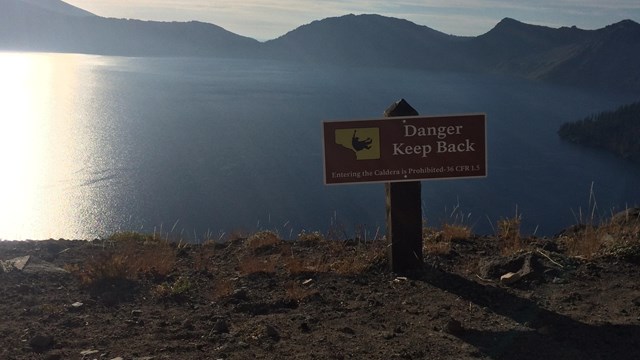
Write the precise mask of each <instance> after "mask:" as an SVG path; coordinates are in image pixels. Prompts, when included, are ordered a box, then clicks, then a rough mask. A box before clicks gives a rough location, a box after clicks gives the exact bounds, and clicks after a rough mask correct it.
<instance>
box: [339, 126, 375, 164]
mask: <svg viewBox="0 0 640 360" xmlns="http://www.w3.org/2000/svg"><path fill="white" fill-rule="evenodd" d="M336 144H338V145H342V146H344V147H345V148H347V149H349V150H353V152H355V154H356V159H358V160H376V159H380V129H379V128H361V129H339V130H336Z"/></svg>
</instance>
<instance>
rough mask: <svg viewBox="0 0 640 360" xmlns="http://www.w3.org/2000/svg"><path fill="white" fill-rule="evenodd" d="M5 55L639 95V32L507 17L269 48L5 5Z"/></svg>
mask: <svg viewBox="0 0 640 360" xmlns="http://www.w3.org/2000/svg"><path fill="white" fill-rule="evenodd" d="M0 49H4V50H14V51H52V52H77V53H91V54H105V55H125V56H218V57H252V58H258V57H260V58H268V59H280V60H287V61H300V62H305V63H315V64H335V65H342V66H386V67H403V68H417V69H428V70H438V71H455V72H488V73H502V74H509V75H514V76H520V77H526V78H530V79H535V80H541V81H547V82H552V83H557V84H564V85H569V86H584V87H599V88H606V89H611V90H622V91H638V90H640V66H638V65H637V64H640V24H638V23H636V22H634V21H632V20H623V21H620V22H618V23H615V24H612V25H609V26H607V27H605V28H602V29H598V30H582V29H578V28H576V27H571V28H569V27H562V28H557V29H556V28H550V27H545V26H538V25H529V24H525V23H522V22H519V21H517V20H514V19H509V18H505V19H503V20H502V21H500V22H499V23H498V24H497V25H496V26H495V27H494V28H493V29H491V30H490V31H489V32H487V33H485V34H482V35H480V36H476V37H460V36H453V35H447V34H444V33H442V32H439V31H436V30H434V29H431V28H429V27H427V26H422V25H417V24H415V23H413V22H410V21H407V20H403V19H397V18H390V17H384V16H380V15H345V16H341V17H332V18H327V19H323V20H317V21H314V22H312V23H310V24H307V25H303V26H300V27H298V28H297V29H294V30H292V31H290V32H288V33H287V34H285V35H283V36H281V37H279V38H277V39H273V40H269V41H266V42H259V41H257V40H255V39H251V38H247V37H244V36H240V35H237V34H234V33H232V32H229V31H227V30H225V29H223V28H221V27H219V26H216V25H213V24H206V23H201V22H195V21H193V22H157V21H140V20H126V19H113V18H104V17H100V16H96V15H94V14H91V13H89V12H86V11H84V10H82V9H79V8H77V7H74V6H71V5H69V4H66V3H64V2H62V1H59V0H0Z"/></svg>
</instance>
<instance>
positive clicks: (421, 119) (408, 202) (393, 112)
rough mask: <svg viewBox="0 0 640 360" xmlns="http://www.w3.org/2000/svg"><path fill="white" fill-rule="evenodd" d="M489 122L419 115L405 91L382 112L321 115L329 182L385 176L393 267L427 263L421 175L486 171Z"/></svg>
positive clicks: (470, 175) (473, 116)
mask: <svg viewBox="0 0 640 360" xmlns="http://www.w3.org/2000/svg"><path fill="white" fill-rule="evenodd" d="M485 122H486V119H485V115H484V114H470V115H449V116H431V117H430V116H418V112H417V111H416V110H415V109H414V108H412V107H411V105H409V104H408V103H407V102H406V101H405V100H404V99H403V100H400V101H398V102H395V103H394V104H393V105H391V106H390V107H389V108H388V109H387V110H386V111H385V117H384V118H380V119H368V120H348V121H329V122H324V123H323V139H324V140H323V146H324V152H323V154H324V182H325V184H327V185H342V184H359V183H376V182H377V183H384V184H385V192H386V210H387V238H388V241H389V242H390V244H389V264H390V266H391V271H393V272H395V273H399V274H403V273H410V272H411V271H414V270H419V269H420V268H422V263H423V260H422V196H421V184H420V181H422V180H435V179H454V178H478V177H485V176H487V157H486V136H487V134H486V126H485Z"/></svg>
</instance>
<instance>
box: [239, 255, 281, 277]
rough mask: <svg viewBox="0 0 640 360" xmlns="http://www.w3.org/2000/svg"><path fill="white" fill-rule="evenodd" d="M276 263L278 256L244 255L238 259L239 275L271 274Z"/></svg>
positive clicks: (274, 270) (274, 269)
mask: <svg viewBox="0 0 640 360" xmlns="http://www.w3.org/2000/svg"><path fill="white" fill-rule="evenodd" d="M277 265H278V256H266V257H257V256H253V255H246V256H244V257H242V258H240V259H239V260H238V271H239V272H240V274H241V275H253V274H273V273H275V272H276V267H277Z"/></svg>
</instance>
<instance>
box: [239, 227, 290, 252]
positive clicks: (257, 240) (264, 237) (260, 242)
mask: <svg viewBox="0 0 640 360" xmlns="http://www.w3.org/2000/svg"><path fill="white" fill-rule="evenodd" d="M280 242H281V240H280V238H279V237H278V235H276V233H274V232H273V231H260V232H257V233H255V234H253V235H251V236H249V238H247V241H246V243H245V245H246V247H247V248H248V249H251V250H253V251H254V252H263V251H265V250H268V249H272V248H275V247H276V246H278V245H279V244H280Z"/></svg>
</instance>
